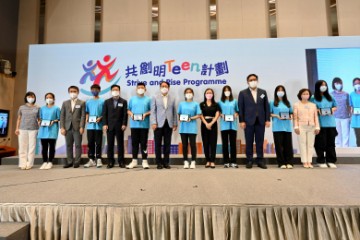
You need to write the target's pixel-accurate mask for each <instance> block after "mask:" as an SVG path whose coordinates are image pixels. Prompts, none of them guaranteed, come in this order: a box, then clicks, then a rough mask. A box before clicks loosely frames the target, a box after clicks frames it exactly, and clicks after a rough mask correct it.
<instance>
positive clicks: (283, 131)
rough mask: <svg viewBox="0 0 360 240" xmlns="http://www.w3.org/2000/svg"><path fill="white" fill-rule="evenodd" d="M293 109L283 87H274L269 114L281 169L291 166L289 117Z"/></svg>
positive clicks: (291, 148) (291, 147)
mask: <svg viewBox="0 0 360 240" xmlns="http://www.w3.org/2000/svg"><path fill="white" fill-rule="evenodd" d="M292 115H293V109H292V107H291V104H290V102H289V100H288V98H287V95H286V90H285V87H284V86H282V85H279V86H277V87H276V88H275V92H274V101H270V116H271V117H272V131H273V136H274V144H275V151H276V157H277V162H278V166H279V168H281V169H292V168H293V163H292V162H293V158H294V153H293V145H292V127H291V119H292Z"/></svg>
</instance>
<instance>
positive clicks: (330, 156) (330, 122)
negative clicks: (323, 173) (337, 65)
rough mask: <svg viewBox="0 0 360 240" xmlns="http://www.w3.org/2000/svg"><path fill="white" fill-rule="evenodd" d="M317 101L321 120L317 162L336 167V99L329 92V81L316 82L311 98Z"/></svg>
mask: <svg viewBox="0 0 360 240" xmlns="http://www.w3.org/2000/svg"><path fill="white" fill-rule="evenodd" d="M310 101H311V102H313V103H315V105H316V107H317V109H318V114H319V122H320V133H319V134H317V135H316V137H315V151H316V155H317V159H316V162H317V163H318V165H319V167H321V168H327V167H330V168H336V165H335V162H336V160H337V159H336V151H335V138H336V136H337V131H336V122H335V117H334V113H335V112H336V111H337V104H336V101H335V99H334V98H333V97H331V95H330V94H329V89H328V86H327V83H326V82H325V81H324V80H319V81H317V82H316V83H315V94H314V96H313V97H312V98H311V99H310Z"/></svg>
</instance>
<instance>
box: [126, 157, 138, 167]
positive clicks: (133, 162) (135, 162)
mask: <svg viewBox="0 0 360 240" xmlns="http://www.w3.org/2000/svg"><path fill="white" fill-rule="evenodd" d="M136 167H137V159H133V160H132V161H131V163H130V164H129V165H127V166H126V168H127V169H133V168H136Z"/></svg>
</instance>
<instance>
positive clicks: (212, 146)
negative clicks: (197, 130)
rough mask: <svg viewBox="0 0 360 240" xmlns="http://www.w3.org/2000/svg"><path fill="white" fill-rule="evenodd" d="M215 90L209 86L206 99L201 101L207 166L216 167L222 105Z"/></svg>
mask: <svg viewBox="0 0 360 240" xmlns="http://www.w3.org/2000/svg"><path fill="white" fill-rule="evenodd" d="M214 95H215V94H214V90H213V89H211V88H208V89H206V90H205V92H204V101H203V102H202V103H200V110H201V112H202V114H201V115H200V118H201V139H202V142H203V147H204V154H205V158H206V165H205V167H206V168H209V167H210V168H215V157H216V144H217V136H218V126H217V120H218V118H219V116H220V111H221V110H220V106H219V104H218V103H217V102H215V96H214Z"/></svg>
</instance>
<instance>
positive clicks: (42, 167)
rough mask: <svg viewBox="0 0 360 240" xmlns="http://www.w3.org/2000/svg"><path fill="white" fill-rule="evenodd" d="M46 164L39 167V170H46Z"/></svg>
mask: <svg viewBox="0 0 360 240" xmlns="http://www.w3.org/2000/svg"><path fill="white" fill-rule="evenodd" d="M47 164H48V163H47V162H44V163H43V164H42V165H41V167H40V170H45V169H46V167H47Z"/></svg>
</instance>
